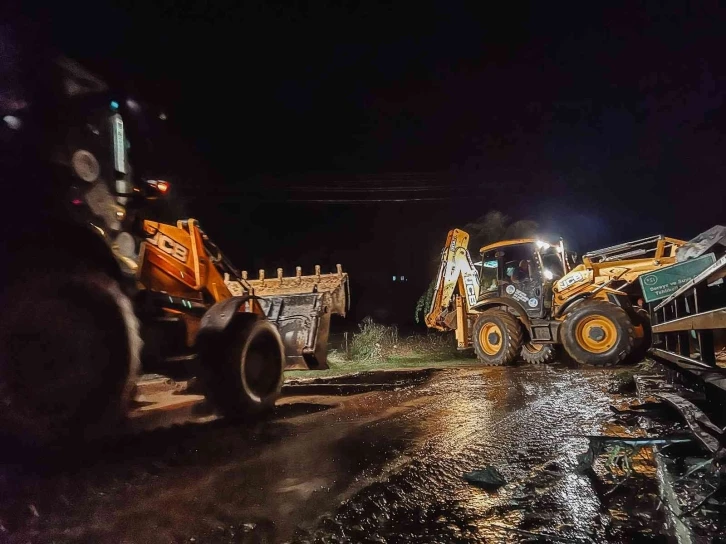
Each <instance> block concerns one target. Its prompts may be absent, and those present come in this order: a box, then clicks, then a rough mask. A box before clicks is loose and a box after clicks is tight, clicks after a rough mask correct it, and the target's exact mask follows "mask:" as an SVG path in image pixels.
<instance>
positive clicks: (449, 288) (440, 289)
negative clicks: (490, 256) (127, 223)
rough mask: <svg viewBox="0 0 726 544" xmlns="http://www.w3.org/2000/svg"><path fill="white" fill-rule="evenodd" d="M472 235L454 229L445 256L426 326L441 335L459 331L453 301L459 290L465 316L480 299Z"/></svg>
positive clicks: (447, 240) (443, 252)
mask: <svg viewBox="0 0 726 544" xmlns="http://www.w3.org/2000/svg"><path fill="white" fill-rule="evenodd" d="M468 247H469V235H468V234H467V233H466V232H464V231H463V230H459V229H452V230H450V231H449V234H448V236H447V238H446V246H445V247H444V249H443V251H442V252H441V265H440V267H439V273H438V275H437V279H436V288H435V290H434V297H433V301H432V303H431V308H430V309H429V313H428V314H426V318H425V321H426V325H427V326H428V327H430V328H432V329H438V330H441V331H446V330H451V329H455V328H456V325H455V324H453V322H452V318H453V317H454V316H455V315H456V314H455V313H453V311H454V308H452V300H453V297H454V293H455V291H456V288H457V286H458V287H459V293H460V294H461V296H462V299H463V301H462V302H463V304H464V306H465V312H466V313H468V312H469V310H470V308H471V307H472V306H473V305H474V304H476V302H477V300H478V299H479V275H478V274H477V272H476V269H475V268H474V263H473V262H472V260H471V255H470V254H469V249H468Z"/></svg>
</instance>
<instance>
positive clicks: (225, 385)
mask: <svg viewBox="0 0 726 544" xmlns="http://www.w3.org/2000/svg"><path fill="white" fill-rule="evenodd" d="M260 322H263V323H267V324H269V322H268V321H266V320H264V319H263V318H262V317H261V316H258V315H256V314H248V313H240V314H238V315H237V316H235V319H234V320H233V322H232V323H231V324H230V325H229V326H228V327H227V329H226V330H225V331H223V332H222V333H221V334H220V336H219V337H217V338H215V339H213V341H212V342H209V345H208V347H207V348H206V349H204V350H203V351H202V352H201V353H200V355H201V364H202V366H201V368H200V372H199V377H200V379H201V380H202V383H203V384H204V386H205V390H206V393H207V396H208V398H209V400H211V401H212V403H213V404H214V405H215V406H217V407H218V408H219V409H220V410H221V411H222V413H223V414H224V415H225V416H226V417H229V418H232V419H243V418H246V417H250V416H255V415H259V414H261V413H264V412H267V411H269V410H270V409H272V408H273V407H274V404H275V401H276V400H277V398H278V397H279V396H280V393H281V389H282V381H283V373H282V368H281V370H280V380H279V383H278V384H277V389H276V391H275V393H273V394H272V395H269V396H268V397H266V398H265V400H264V402H263V403H262V404H254V403H253V402H252V401H251V399H249V398H248V397H247V395H246V394H245V391H244V387H243V385H242V378H241V373H240V370H241V367H240V364H239V355H240V351H241V350H242V349H243V346H244V344H245V342H246V341H247V339H248V337H249V335H250V334H251V332H252V330H253V329H254V328H255V327H258V326H259V325H258V324H259V323H260ZM269 326H271V327H273V326H272V325H271V324H269ZM282 364H283V365H284V355H283V360H282Z"/></svg>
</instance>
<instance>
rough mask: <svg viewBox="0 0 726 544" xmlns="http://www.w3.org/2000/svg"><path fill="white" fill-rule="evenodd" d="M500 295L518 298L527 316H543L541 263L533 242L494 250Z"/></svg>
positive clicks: (516, 299)
mask: <svg viewBox="0 0 726 544" xmlns="http://www.w3.org/2000/svg"><path fill="white" fill-rule="evenodd" d="M497 258H498V261H499V271H500V281H499V283H500V287H499V293H500V294H499V296H501V297H506V298H511V299H514V300H515V301H517V302H518V303H519V304H521V305H522V307H523V308H524V309H525V311H526V312H527V315H528V316H529V317H533V318H541V317H542V316H543V315H544V292H543V289H542V263H541V260H540V258H539V255H538V253H537V249H536V247H535V245H534V244H533V243H526V244H516V245H511V246H506V247H503V248H501V249H499V250H498V251H497Z"/></svg>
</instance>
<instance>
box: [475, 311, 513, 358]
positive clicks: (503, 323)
mask: <svg viewBox="0 0 726 544" xmlns="http://www.w3.org/2000/svg"><path fill="white" fill-rule="evenodd" d="M473 343H474V351H475V352H476V356H477V359H479V362H481V363H484V364H485V365H509V364H511V363H513V362H514V361H515V359H516V358H517V356H518V355H519V352H520V350H521V349H522V325H521V323H520V322H519V320H518V319H517V318H516V317H514V316H513V315H512V314H510V313H509V312H506V311H504V310H487V311H485V312H483V313H481V314H480V315H479V317H477V319H476V322H475V323H474V331H473Z"/></svg>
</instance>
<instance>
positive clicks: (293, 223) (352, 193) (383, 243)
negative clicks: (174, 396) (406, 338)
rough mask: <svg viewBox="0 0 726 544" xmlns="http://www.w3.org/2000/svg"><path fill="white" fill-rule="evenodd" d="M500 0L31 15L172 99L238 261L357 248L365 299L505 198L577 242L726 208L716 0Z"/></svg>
mask: <svg viewBox="0 0 726 544" xmlns="http://www.w3.org/2000/svg"><path fill="white" fill-rule="evenodd" d="M503 4H505V3H493V2H492V3H485V2H479V3H474V4H470V5H467V4H463V3H458V2H438V3H432V4H429V3H423V2H417V3H413V2H410V3H409V2H399V3H396V4H395V5H388V4H376V3H373V2H345V3H344V2H337V3H330V2H294V3H289V4H285V5H284V6H283V5H273V4H272V3H270V4H267V3H261V2H235V1H216V2H212V1H209V2H202V1H195V0H188V1H186V2H171V1H165V2H147V1H139V2H118V3H116V4H103V3H102V2H100V3H94V4H89V5H87V6H85V7H84V8H82V9H81V8H78V9H73V10H71V9H70V7H69V4H66V3H62V2H58V3H56V4H55V5H54V7H50V8H45V9H36V8H33V9H34V10H35V11H34V12H33V16H34V17H37V18H38V19H42V20H43V21H45V22H46V24H47V25H49V26H48V28H50V29H51V37H52V41H53V42H54V44H55V45H56V46H57V47H58V48H59V49H61V50H62V51H64V52H65V53H66V54H67V55H69V56H71V57H73V58H75V59H77V60H79V61H81V62H82V63H85V64H87V65H88V66H89V67H91V68H92V69H94V70H96V71H98V72H100V73H101V74H102V75H104V76H105V77H106V78H107V79H109V80H110V81H112V82H114V83H117V84H119V83H122V84H123V86H124V87H125V88H126V91H127V92H129V93H131V94H135V96H137V97H140V98H139V99H143V100H148V101H150V102H154V103H156V104H159V105H160V107H163V109H164V111H165V112H166V113H167V114H168V120H167V121H166V126H165V128H164V131H165V132H166V133H167V135H168V139H167V140H165V141H164V142H162V143H157V144H156V147H155V149H156V152H157V154H158V158H159V162H160V164H163V165H164V166H163V169H164V170H165V171H164V172H163V173H164V175H166V176H168V177H169V178H170V179H172V180H173V181H174V182H175V183H176V187H177V189H178V191H177V192H178V194H179V195H181V196H182V197H183V200H184V202H185V207H186V211H187V212H188V213H189V214H191V215H193V216H196V217H198V218H199V219H200V221H201V223H202V225H203V226H204V228H205V230H207V231H208V233H209V234H210V235H211V236H212V238H213V239H215V241H216V242H217V243H218V245H220V246H221V247H222V249H223V250H224V251H225V252H226V253H227V254H228V255H229V256H230V257H231V258H232V260H233V261H234V262H235V263H236V264H237V265H238V266H239V267H240V268H247V269H250V270H256V269H257V268H260V267H263V266H264V267H266V268H267V269H268V274H269V273H271V272H272V271H273V269H274V267H276V266H284V267H286V268H287V270H288V271H289V272H291V271H292V267H293V266H294V265H295V264H301V265H303V266H304V267H305V268H307V269H311V268H312V266H313V265H314V264H315V263H320V264H322V265H323V267H324V268H327V267H329V266H331V265H334V264H335V263H336V262H341V263H342V264H343V265H344V267H345V268H346V269H348V270H349V271H350V272H351V275H352V277H353V280H354V283H353V288H354V289H353V296H354V302H355V305H356V309H355V317H356V318H360V317H363V315H364V314H366V313H376V312H377V315H380V316H381V317H385V311H384V307H386V306H387V297H389V296H392V295H391V292H392V291H391V289H393V286H392V285H391V276H392V275H393V274H405V275H407V276H409V277H410V278H411V281H410V283H409V285H407V286H405V289H407V294H406V295H405V296H403V295H402V296H403V299H402V300H404V302H403V303H402V305H403V306H405V305H406V304H408V302H407V300H408V299H410V298H411V297H413V300H415V296H414V294H416V293H418V292H420V291H422V290H423V289H425V287H426V285H427V284H428V282H429V281H430V279H431V276H432V274H433V271H434V268H435V263H434V262H433V261H432V259H433V257H434V256H435V255H436V254H437V253H438V252H439V251H440V248H441V246H442V245H443V243H444V238H445V236H446V231H447V230H448V229H449V228H450V227H452V226H463V225H464V224H466V223H467V222H469V221H471V220H474V219H475V218H476V217H478V216H480V215H483V214H484V213H485V212H486V211H488V210H490V209H497V210H501V211H504V212H506V213H508V214H510V215H511V216H512V217H513V218H515V219H520V218H528V219H534V220H536V221H538V222H539V223H540V225H541V226H542V230H543V231H546V232H549V233H553V234H556V235H562V236H564V237H565V239H566V241H567V242H568V244H570V245H571V246H574V247H575V248H577V249H579V250H581V251H582V250H588V249H595V248H597V247H601V246H604V245H608V244H610V243H615V242H620V241H625V240H627V239H635V238H638V237H643V236H646V235H650V234H657V233H663V234H667V235H670V236H675V237H682V238H690V237H692V236H694V235H696V234H697V233H698V232H700V231H703V230H705V229H706V228H708V227H710V226H712V225H714V224H717V223H724V216H723V213H722V211H721V210H722V203H723V188H724V179H726V153H724V144H725V143H726V142H725V140H724V131H725V130H726V109H725V108H724V88H725V85H724V84H725V83H726V54H724V52H725V51H726V39H724V32H723V29H724V28H725V23H726V12H724V10H722V9H719V8H718V4H717V3H716V2H714V3H709V2H699V3H693V5H691V6H690V7H686V6H687V4H669V3H658V4H656V3H647V4H646V3H636V2H623V3H619V2H607V3H604V2H603V3H591V2H580V3H577V4H572V5H567V4H565V3H562V4H560V3H551V2H535V3H533V4H532V5H529V6H528V5H527V4H526V3H514V2H511V3H506V6H505V5H503ZM595 4H597V7H596V6H595ZM697 6H698V7H697ZM132 145H133V144H132ZM321 200H322V201H326V202H317V201H321ZM365 200H371V201H375V202H361V201H365ZM381 200H386V201H385V202H380V201H381ZM388 306H390V304H388ZM388 311H389V314H388V316H387V317H388V318H389V319H396V320H399V321H402V320H404V318H409V317H411V316H412V313H413V312H412V306H410V307H406V308H404V309H403V310H400V311H401V312H402V313H401V314H396V313H395V312H393V313H391V311H392V310H391V309H390V308H389V309H388ZM401 316H403V317H401Z"/></svg>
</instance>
